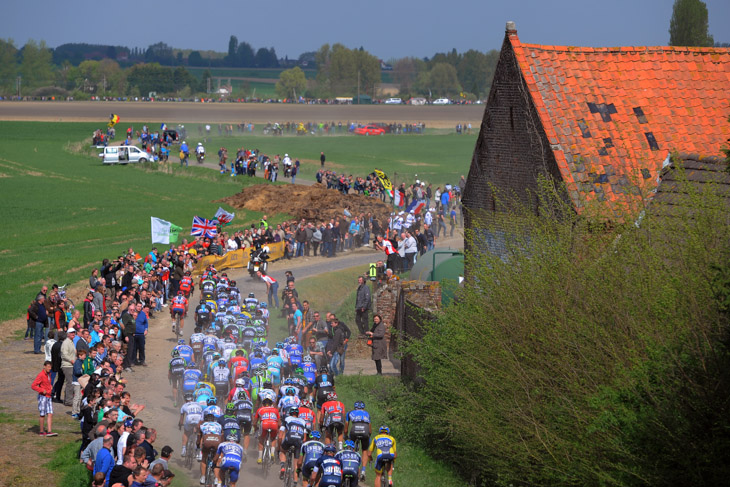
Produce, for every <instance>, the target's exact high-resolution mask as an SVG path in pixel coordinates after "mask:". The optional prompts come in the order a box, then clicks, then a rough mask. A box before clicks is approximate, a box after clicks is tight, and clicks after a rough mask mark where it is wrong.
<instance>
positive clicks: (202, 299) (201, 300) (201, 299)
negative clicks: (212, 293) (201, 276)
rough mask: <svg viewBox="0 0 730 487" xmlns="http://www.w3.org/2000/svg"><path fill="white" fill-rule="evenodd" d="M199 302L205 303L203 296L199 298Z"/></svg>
mask: <svg viewBox="0 0 730 487" xmlns="http://www.w3.org/2000/svg"><path fill="white" fill-rule="evenodd" d="M200 304H205V296H203V297H202V298H200Z"/></svg>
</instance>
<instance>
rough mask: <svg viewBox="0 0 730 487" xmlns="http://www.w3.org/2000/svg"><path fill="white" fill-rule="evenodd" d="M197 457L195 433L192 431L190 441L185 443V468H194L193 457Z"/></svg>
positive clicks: (189, 436)
mask: <svg viewBox="0 0 730 487" xmlns="http://www.w3.org/2000/svg"><path fill="white" fill-rule="evenodd" d="M194 457H195V435H194V434H193V433H190V435H188V443H187V445H185V458H184V459H183V460H184V464H185V468H193V458H194Z"/></svg>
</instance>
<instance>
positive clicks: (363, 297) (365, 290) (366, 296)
mask: <svg viewBox="0 0 730 487" xmlns="http://www.w3.org/2000/svg"><path fill="white" fill-rule="evenodd" d="M357 282H358V286H357V297H356V298H355V324H356V325H357V330H358V332H359V335H358V336H360V337H365V332H366V331H367V329H368V328H367V327H368V325H367V324H368V312H369V310H370V306H371V304H372V302H371V297H370V287H369V286H368V285H367V283H366V282H365V278H364V277H363V276H360V277H358V278H357Z"/></svg>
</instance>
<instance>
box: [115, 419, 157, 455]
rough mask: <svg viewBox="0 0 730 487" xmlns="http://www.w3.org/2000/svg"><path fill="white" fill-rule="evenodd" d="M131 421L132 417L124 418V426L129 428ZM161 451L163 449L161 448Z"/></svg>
mask: <svg viewBox="0 0 730 487" xmlns="http://www.w3.org/2000/svg"><path fill="white" fill-rule="evenodd" d="M133 422H134V420H133V419H132V418H128V419H125V420H124V427H125V428H131V427H132V423H133ZM162 451H165V450H164V449H163V450H162Z"/></svg>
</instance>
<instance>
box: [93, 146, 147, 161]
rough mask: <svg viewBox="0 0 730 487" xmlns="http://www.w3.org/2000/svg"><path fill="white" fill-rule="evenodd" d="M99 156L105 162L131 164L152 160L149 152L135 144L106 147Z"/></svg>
mask: <svg viewBox="0 0 730 487" xmlns="http://www.w3.org/2000/svg"><path fill="white" fill-rule="evenodd" d="M99 157H101V160H102V162H103V163H104V164H129V163H130V162H131V163H137V162H147V161H149V160H150V155H149V154H147V153H146V152H145V151H143V150H142V149H140V148H139V147H135V146H133V145H115V146H109V147H104V152H102V153H101V154H99Z"/></svg>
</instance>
